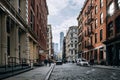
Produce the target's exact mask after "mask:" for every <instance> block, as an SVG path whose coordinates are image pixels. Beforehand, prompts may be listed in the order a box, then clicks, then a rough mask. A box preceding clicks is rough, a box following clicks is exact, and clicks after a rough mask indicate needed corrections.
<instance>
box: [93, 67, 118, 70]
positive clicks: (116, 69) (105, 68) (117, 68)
mask: <svg viewBox="0 0 120 80" xmlns="http://www.w3.org/2000/svg"><path fill="white" fill-rule="evenodd" d="M92 67H93V68H100V69H108V70H119V71H120V68H117V69H116V68H107V67H99V66H98V67H97V66H92Z"/></svg>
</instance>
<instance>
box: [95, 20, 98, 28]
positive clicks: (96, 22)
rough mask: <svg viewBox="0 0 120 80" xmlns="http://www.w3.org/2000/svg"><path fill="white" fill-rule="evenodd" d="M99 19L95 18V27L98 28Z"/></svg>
mask: <svg viewBox="0 0 120 80" xmlns="http://www.w3.org/2000/svg"><path fill="white" fill-rule="evenodd" d="M97 24H98V21H97V19H96V20H95V28H97Z"/></svg>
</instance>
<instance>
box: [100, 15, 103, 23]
mask: <svg viewBox="0 0 120 80" xmlns="http://www.w3.org/2000/svg"><path fill="white" fill-rule="evenodd" d="M102 23H103V13H101V14H100V24H102Z"/></svg>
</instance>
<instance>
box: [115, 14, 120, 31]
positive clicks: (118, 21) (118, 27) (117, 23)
mask: <svg viewBox="0 0 120 80" xmlns="http://www.w3.org/2000/svg"><path fill="white" fill-rule="evenodd" d="M115 26H116V33H120V16H118V17H117V18H116V19H115Z"/></svg>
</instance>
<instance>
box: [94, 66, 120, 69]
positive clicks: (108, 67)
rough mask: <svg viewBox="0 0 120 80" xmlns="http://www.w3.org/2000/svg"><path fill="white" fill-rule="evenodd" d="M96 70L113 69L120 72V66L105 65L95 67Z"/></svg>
mask: <svg viewBox="0 0 120 80" xmlns="http://www.w3.org/2000/svg"><path fill="white" fill-rule="evenodd" d="M92 67H94V68H102V69H111V70H120V66H119V67H117V66H105V65H93V66H92Z"/></svg>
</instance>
